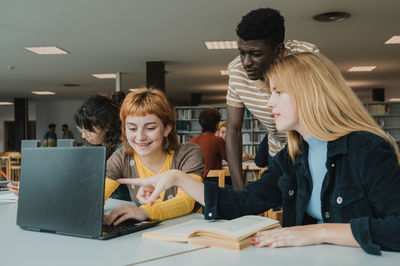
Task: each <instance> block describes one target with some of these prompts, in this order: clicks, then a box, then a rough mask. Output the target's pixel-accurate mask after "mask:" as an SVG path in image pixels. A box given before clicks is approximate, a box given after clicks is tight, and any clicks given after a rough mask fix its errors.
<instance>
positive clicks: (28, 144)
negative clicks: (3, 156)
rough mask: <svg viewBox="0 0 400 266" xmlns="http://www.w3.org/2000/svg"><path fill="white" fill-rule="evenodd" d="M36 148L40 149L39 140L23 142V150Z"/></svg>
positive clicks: (24, 140)
mask: <svg viewBox="0 0 400 266" xmlns="http://www.w3.org/2000/svg"><path fill="white" fill-rule="evenodd" d="M36 147H39V140H37V139H23V140H22V141H21V149H23V148H36Z"/></svg>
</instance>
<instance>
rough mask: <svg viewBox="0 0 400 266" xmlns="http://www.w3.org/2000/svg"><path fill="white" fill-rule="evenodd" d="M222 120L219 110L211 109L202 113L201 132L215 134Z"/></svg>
mask: <svg viewBox="0 0 400 266" xmlns="http://www.w3.org/2000/svg"><path fill="white" fill-rule="evenodd" d="M220 120H221V114H220V113H219V112H218V110H217V109H214V108H209V109H205V110H203V111H201V113H200V116H199V123H200V125H201V131H202V132H206V131H210V132H213V133H214V132H215V130H216V129H217V125H218V123H219V121H220Z"/></svg>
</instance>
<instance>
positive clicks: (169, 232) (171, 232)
mask: <svg viewBox="0 0 400 266" xmlns="http://www.w3.org/2000/svg"><path fill="white" fill-rule="evenodd" d="M223 221H224V220H219V221H217V222H216V221H213V220H211V221H210V220H199V219H195V220H190V221H188V222H185V223H181V224H177V225H172V226H168V227H165V228H161V229H158V230H153V231H150V232H145V233H143V234H142V237H144V238H152V239H164V240H168V241H179V242H187V239H188V237H189V235H190V234H192V233H193V232H195V231H197V230H199V229H202V228H207V224H210V223H212V224H216V223H222V222H223Z"/></svg>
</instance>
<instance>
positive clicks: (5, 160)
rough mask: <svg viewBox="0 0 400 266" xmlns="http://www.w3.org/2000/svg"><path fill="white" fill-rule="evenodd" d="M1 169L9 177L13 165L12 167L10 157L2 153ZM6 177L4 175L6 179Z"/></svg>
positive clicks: (0, 158) (0, 157)
mask: <svg viewBox="0 0 400 266" xmlns="http://www.w3.org/2000/svg"><path fill="white" fill-rule="evenodd" d="M0 170H1V171H3V173H5V174H6V175H7V176H8V177H10V175H11V167H10V157H9V156H5V155H2V156H0ZM4 178H5V177H2V179H4Z"/></svg>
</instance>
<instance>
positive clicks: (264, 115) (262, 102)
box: [226, 40, 319, 156]
mask: <svg viewBox="0 0 400 266" xmlns="http://www.w3.org/2000/svg"><path fill="white" fill-rule="evenodd" d="M297 52H316V53H317V52H319V50H318V48H317V46H315V45H314V44H311V43H307V42H302V41H296V40H289V41H287V42H285V50H284V52H283V56H287V55H290V54H294V53H297ZM228 71H229V85H228V93H227V95H226V103H227V105H229V106H232V107H237V108H247V109H248V110H249V111H250V112H251V113H252V114H253V116H254V117H255V118H257V119H258V120H259V121H260V122H261V123H262V124H263V125H264V126H265V127H266V128H267V130H268V145H269V154H270V155H271V156H275V154H277V153H278V152H279V151H280V150H281V149H283V147H284V146H285V144H286V134H285V133H284V132H277V130H276V128H275V123H274V119H273V116H272V114H271V109H270V108H267V104H268V101H269V98H270V97H271V93H270V90H269V87H268V86H269V85H268V81H267V80H266V81H262V80H251V79H249V78H248V77H247V74H246V71H245V70H244V68H243V66H242V62H241V60H240V56H238V57H236V58H235V59H234V60H233V61H232V62H231V63H230V64H229V66H228Z"/></svg>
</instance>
